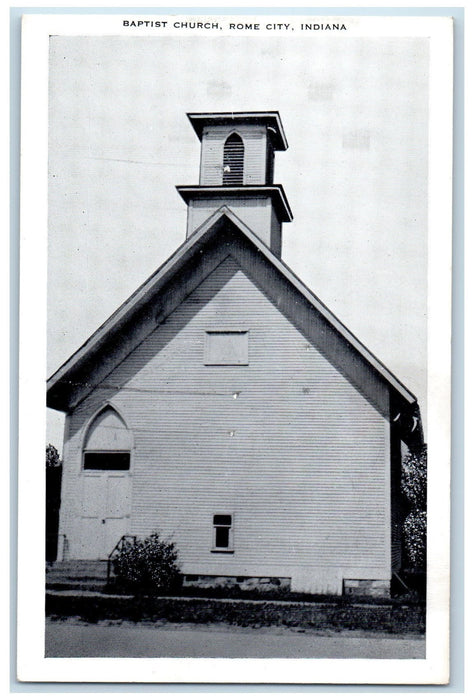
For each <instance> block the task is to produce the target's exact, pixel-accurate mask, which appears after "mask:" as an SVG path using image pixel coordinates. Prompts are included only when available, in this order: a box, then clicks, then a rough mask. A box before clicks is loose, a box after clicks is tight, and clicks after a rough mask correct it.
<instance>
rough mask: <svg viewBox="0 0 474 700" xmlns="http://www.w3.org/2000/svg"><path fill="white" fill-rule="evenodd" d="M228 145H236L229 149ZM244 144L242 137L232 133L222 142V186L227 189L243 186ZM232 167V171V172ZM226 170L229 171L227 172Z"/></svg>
mask: <svg viewBox="0 0 474 700" xmlns="http://www.w3.org/2000/svg"><path fill="white" fill-rule="evenodd" d="M229 144H236V145H237V148H236V147H235V146H233V145H232V146H231V148H229ZM244 165H245V144H244V140H243V138H242V136H241V135H240V134H238V133H237V132H236V131H232V133H230V134H229V135H228V136H227V138H226V140H225V141H224V148H223V153H222V184H223V185H224V186H227V187H232V186H237V187H238V186H240V185H243V184H244ZM232 167H234V170H232ZM227 168H229V169H230V170H228V171H227Z"/></svg>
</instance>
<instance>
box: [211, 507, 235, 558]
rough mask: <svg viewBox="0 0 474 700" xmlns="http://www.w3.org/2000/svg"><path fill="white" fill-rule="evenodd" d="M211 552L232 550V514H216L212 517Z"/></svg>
mask: <svg viewBox="0 0 474 700" xmlns="http://www.w3.org/2000/svg"><path fill="white" fill-rule="evenodd" d="M212 525H213V538H212V551H213V552H233V551H234V550H233V544H234V542H233V531H232V515H229V514H227V513H226V514H220V513H219V514H217V515H214V516H213V518H212Z"/></svg>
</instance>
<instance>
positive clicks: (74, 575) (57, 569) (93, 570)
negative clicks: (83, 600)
mask: <svg viewBox="0 0 474 700" xmlns="http://www.w3.org/2000/svg"><path fill="white" fill-rule="evenodd" d="M106 584H107V562H106V561H98V560H83V559H82V560H79V559H75V560H73V559H71V560H68V561H60V562H55V563H54V564H53V565H49V566H47V568H46V588H48V589H53V588H54V589H61V590H69V589H80V590H96V591H97V590H102V589H103V588H104V586H105V585H106Z"/></svg>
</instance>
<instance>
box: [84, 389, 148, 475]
mask: <svg viewBox="0 0 474 700" xmlns="http://www.w3.org/2000/svg"><path fill="white" fill-rule="evenodd" d="M109 410H110V411H113V412H114V413H115V414H116V415H117V416H118V418H119V419H120V420H121V421H122V423H123V424H124V426H125V428H126V430H127V432H128V436H129V440H130V447H129V449H128V450H122V449H121V450H88V449H87V443H88V441H89V437H90V434H91V431H92V430H93V428H94V424H95V423H96V421H97V420H98V418H100V416H101V415H102V414H103V413H105V412H106V411H109ZM134 447H135V442H134V436H133V432H132V431H131V430H130V428H129V427H128V424H127V421H126V420H125V418H124V417H123V415H122V413H121V411H119V409H118V408H117V407H116V406H114V405H113V404H112V403H111V402H107V403H106V404H104V405H103V406H101V407H100V408H99V409H98V410H97V411H96V412H95V413H94V415H93V416H91V418H90V419H89V420H88V422H87V424H86V425H85V426H84V430H83V435H82V440H81V460H80V470H81V472H82V473H84V474H87V473H88V472H91V473H107V472H112V473H114V472H117V473H122V474H124V473H126V474H129V473H131V471H132V467H133V453H134ZM99 452H103V453H104V454H106V453H111V452H115V453H117V454H125V453H127V454H128V455H129V463H128V468H127V469H123V468H122V469H117V470H114V469H100V468H98V469H94V468H90V467H85V465H84V462H85V457H84V456H85V455H86V454H90V453H99Z"/></svg>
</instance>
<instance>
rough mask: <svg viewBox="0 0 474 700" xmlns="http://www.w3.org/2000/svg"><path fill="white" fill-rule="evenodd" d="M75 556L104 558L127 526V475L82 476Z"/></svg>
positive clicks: (128, 483) (128, 497)
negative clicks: (77, 545) (79, 519)
mask: <svg viewBox="0 0 474 700" xmlns="http://www.w3.org/2000/svg"><path fill="white" fill-rule="evenodd" d="M82 493H83V497H82V513H81V525H80V542H79V556H80V558H81V559H107V557H108V556H109V554H110V553H111V551H112V549H113V548H114V546H115V545H116V544H117V542H118V541H119V539H120V538H121V537H122V535H126V534H128V533H129V527H130V478H129V475H128V474H125V475H124V474H97V473H96V474H87V475H84V476H83V489H82Z"/></svg>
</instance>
